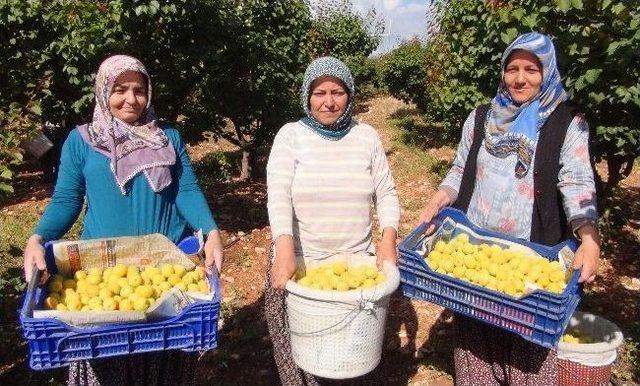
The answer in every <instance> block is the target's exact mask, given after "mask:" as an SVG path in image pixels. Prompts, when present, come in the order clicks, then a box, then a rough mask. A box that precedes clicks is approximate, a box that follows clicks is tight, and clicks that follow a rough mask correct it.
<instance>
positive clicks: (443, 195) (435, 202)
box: [418, 190, 452, 235]
mask: <svg viewBox="0 0 640 386" xmlns="http://www.w3.org/2000/svg"><path fill="white" fill-rule="evenodd" d="M451 201H452V200H451V198H450V197H449V194H448V193H447V192H445V191H444V190H438V191H437V192H436V194H434V195H433V197H431V200H429V202H428V203H427V205H426V206H425V207H424V209H423V210H422V213H420V224H423V223H426V222H429V221H431V220H432V219H433V218H434V217H435V216H436V215H437V214H438V212H440V209H442V208H444V207H445V206H447V205H449V204H450V203H451ZM420 224H418V225H420ZM434 230H435V225H433V224H431V225H430V226H429V228H427V230H426V231H425V233H426V234H427V235H429V234H431V233H433V231H434Z"/></svg>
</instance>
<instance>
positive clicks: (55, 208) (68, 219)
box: [35, 129, 86, 241]
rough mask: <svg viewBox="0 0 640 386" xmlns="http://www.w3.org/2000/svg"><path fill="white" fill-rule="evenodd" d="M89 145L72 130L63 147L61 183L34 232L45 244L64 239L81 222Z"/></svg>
mask: <svg viewBox="0 0 640 386" xmlns="http://www.w3.org/2000/svg"><path fill="white" fill-rule="evenodd" d="M85 146H86V145H85V143H84V140H83V139H82V137H81V136H80V133H79V132H78V130H77V129H76V130H73V131H72V132H71V133H70V134H69V136H68V137H67V139H66V140H65V142H64V145H63V146H62V152H61V155H60V169H59V170H58V180H57V181H56V186H55V189H54V191H53V197H52V198H51V202H50V203H49V205H47V208H46V209H45V211H44V214H43V215H42V217H41V218H40V221H39V222H38V225H37V226H36V229H35V233H36V234H39V235H40V236H42V238H43V239H44V241H50V240H57V239H60V238H61V237H62V236H64V234H65V233H67V231H68V230H69V229H70V228H71V226H72V225H73V223H74V222H75V221H76V220H77V219H78V215H79V214H80V211H81V210H82V206H83V204H84V195H85V179H84V174H83V171H82V169H83V167H84V157H85V155H86V153H85V152H86V149H85V148H84V147H85Z"/></svg>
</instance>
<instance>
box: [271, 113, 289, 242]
mask: <svg viewBox="0 0 640 386" xmlns="http://www.w3.org/2000/svg"><path fill="white" fill-rule="evenodd" d="M292 134H293V133H292V131H291V130H289V129H288V128H287V126H285V127H283V128H282V129H280V131H279V132H278V134H277V135H276V137H275V139H274V140H273V146H272V147H271V153H270V154H269V161H268V162H267V209H268V211H269V223H270V225H271V235H272V238H273V240H275V239H276V238H278V236H280V235H293V203H292V201H291V183H292V181H293V175H294V168H295V166H294V165H295V159H294V155H293V145H292V142H293V136H292Z"/></svg>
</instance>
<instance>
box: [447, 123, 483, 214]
mask: <svg viewBox="0 0 640 386" xmlns="http://www.w3.org/2000/svg"><path fill="white" fill-rule="evenodd" d="M475 118H476V110H473V111H472V112H471V114H469V116H468V117H467V120H466V121H465V122H464V125H463V126H462V137H461V138H460V143H459V144H458V151H457V152H456V158H455V159H454V160H453V165H452V166H451V169H450V170H449V172H448V173H447V176H446V177H445V178H444V180H443V181H442V183H441V184H440V186H439V189H440V190H444V191H445V192H447V194H448V195H449V198H450V199H451V202H453V201H455V200H456V198H457V197H458V192H459V191H460V184H461V183H462V173H464V167H465V165H466V164H467V156H468V155H469V151H470V149H471V143H473V134H474V126H475V120H476V119H475Z"/></svg>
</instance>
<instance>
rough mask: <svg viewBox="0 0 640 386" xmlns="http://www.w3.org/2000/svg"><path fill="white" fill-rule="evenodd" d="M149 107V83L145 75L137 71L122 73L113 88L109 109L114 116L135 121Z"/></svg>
mask: <svg viewBox="0 0 640 386" xmlns="http://www.w3.org/2000/svg"><path fill="white" fill-rule="evenodd" d="M146 107H147V83H146V82H145V79H144V76H143V75H142V74H141V73H139V72H135V71H126V72H123V73H122V74H120V75H119V76H118V77H117V78H116V81H115V83H114V85H113V88H112V89H111V95H110V96H109V111H110V112H111V115H113V116H114V117H116V118H118V119H120V120H122V121H124V122H126V123H128V124H133V123H135V122H136V121H137V120H138V118H140V115H141V114H142V112H143V111H144V109H145V108H146Z"/></svg>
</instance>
